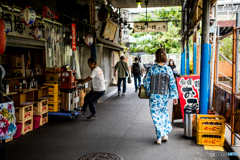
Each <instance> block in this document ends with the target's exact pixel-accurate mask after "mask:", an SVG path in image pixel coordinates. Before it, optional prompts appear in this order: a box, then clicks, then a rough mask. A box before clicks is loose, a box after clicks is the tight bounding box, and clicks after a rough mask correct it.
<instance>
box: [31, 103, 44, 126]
mask: <svg viewBox="0 0 240 160" xmlns="http://www.w3.org/2000/svg"><path fill="white" fill-rule="evenodd" d="M33 111H34V112H33V115H38V116H41V119H40V124H39V125H40V126H42V125H44V124H45V123H48V100H47V99H46V100H40V101H39V102H37V103H35V104H34V106H33Z"/></svg>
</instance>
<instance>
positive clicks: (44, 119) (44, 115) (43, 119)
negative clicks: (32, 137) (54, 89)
mask: <svg viewBox="0 0 240 160" xmlns="http://www.w3.org/2000/svg"><path fill="white" fill-rule="evenodd" d="M37 115H40V116H41V119H40V126H43V125H44V124H46V123H48V111H47V112H42V113H38V114H37Z"/></svg>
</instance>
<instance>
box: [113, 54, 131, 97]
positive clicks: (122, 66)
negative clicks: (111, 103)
mask: <svg viewBox="0 0 240 160" xmlns="http://www.w3.org/2000/svg"><path fill="white" fill-rule="evenodd" d="M124 60H125V57H124V56H121V57H120V61H119V62H117V64H116V65H115V67H114V68H115V71H114V76H116V71H118V96H120V94H121V83H122V81H123V95H124V94H125V93H126V77H127V76H130V74H129V69H128V65H127V63H126V62H125V61H124Z"/></svg>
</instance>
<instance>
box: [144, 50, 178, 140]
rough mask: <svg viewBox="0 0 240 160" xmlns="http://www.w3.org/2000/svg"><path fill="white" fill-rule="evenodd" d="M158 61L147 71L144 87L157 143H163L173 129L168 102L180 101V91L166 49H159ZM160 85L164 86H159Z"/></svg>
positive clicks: (157, 53)
mask: <svg viewBox="0 0 240 160" xmlns="http://www.w3.org/2000/svg"><path fill="white" fill-rule="evenodd" d="M156 62H157V63H156V64H154V65H153V66H152V67H151V68H150V70H149V72H148V73H147V76H146V78H145V80H144V87H145V89H146V94H147V95H148V96H149V105H150V112H151V116H152V120H153V123H154V125H155V129H156V134H157V141H156V143H157V144H161V140H164V141H166V140H168V134H169V133H170V132H171V130H172V125H171V123H170V121H169V116H168V109H167V103H168V101H169V99H174V100H173V103H174V104H175V105H176V104H177V103H178V91H177V87H176V82H175V79H174V76H173V72H172V69H171V68H170V67H169V66H167V65H166V64H165V63H166V62H167V56H166V52H165V50H163V49H158V50H157V52H156ZM160 85H161V86H163V87H161V88H160V87H158V86H160Z"/></svg>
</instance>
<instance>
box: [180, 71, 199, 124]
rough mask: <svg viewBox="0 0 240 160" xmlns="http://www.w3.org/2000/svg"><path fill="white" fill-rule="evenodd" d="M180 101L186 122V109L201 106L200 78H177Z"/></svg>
mask: <svg viewBox="0 0 240 160" xmlns="http://www.w3.org/2000/svg"><path fill="white" fill-rule="evenodd" d="M177 87H178V94H179V101H180V106H181V111H182V118H183V121H184V108H185V107H191V106H192V105H193V104H195V103H197V104H199V94H200V76H189V77H180V78H177Z"/></svg>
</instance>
